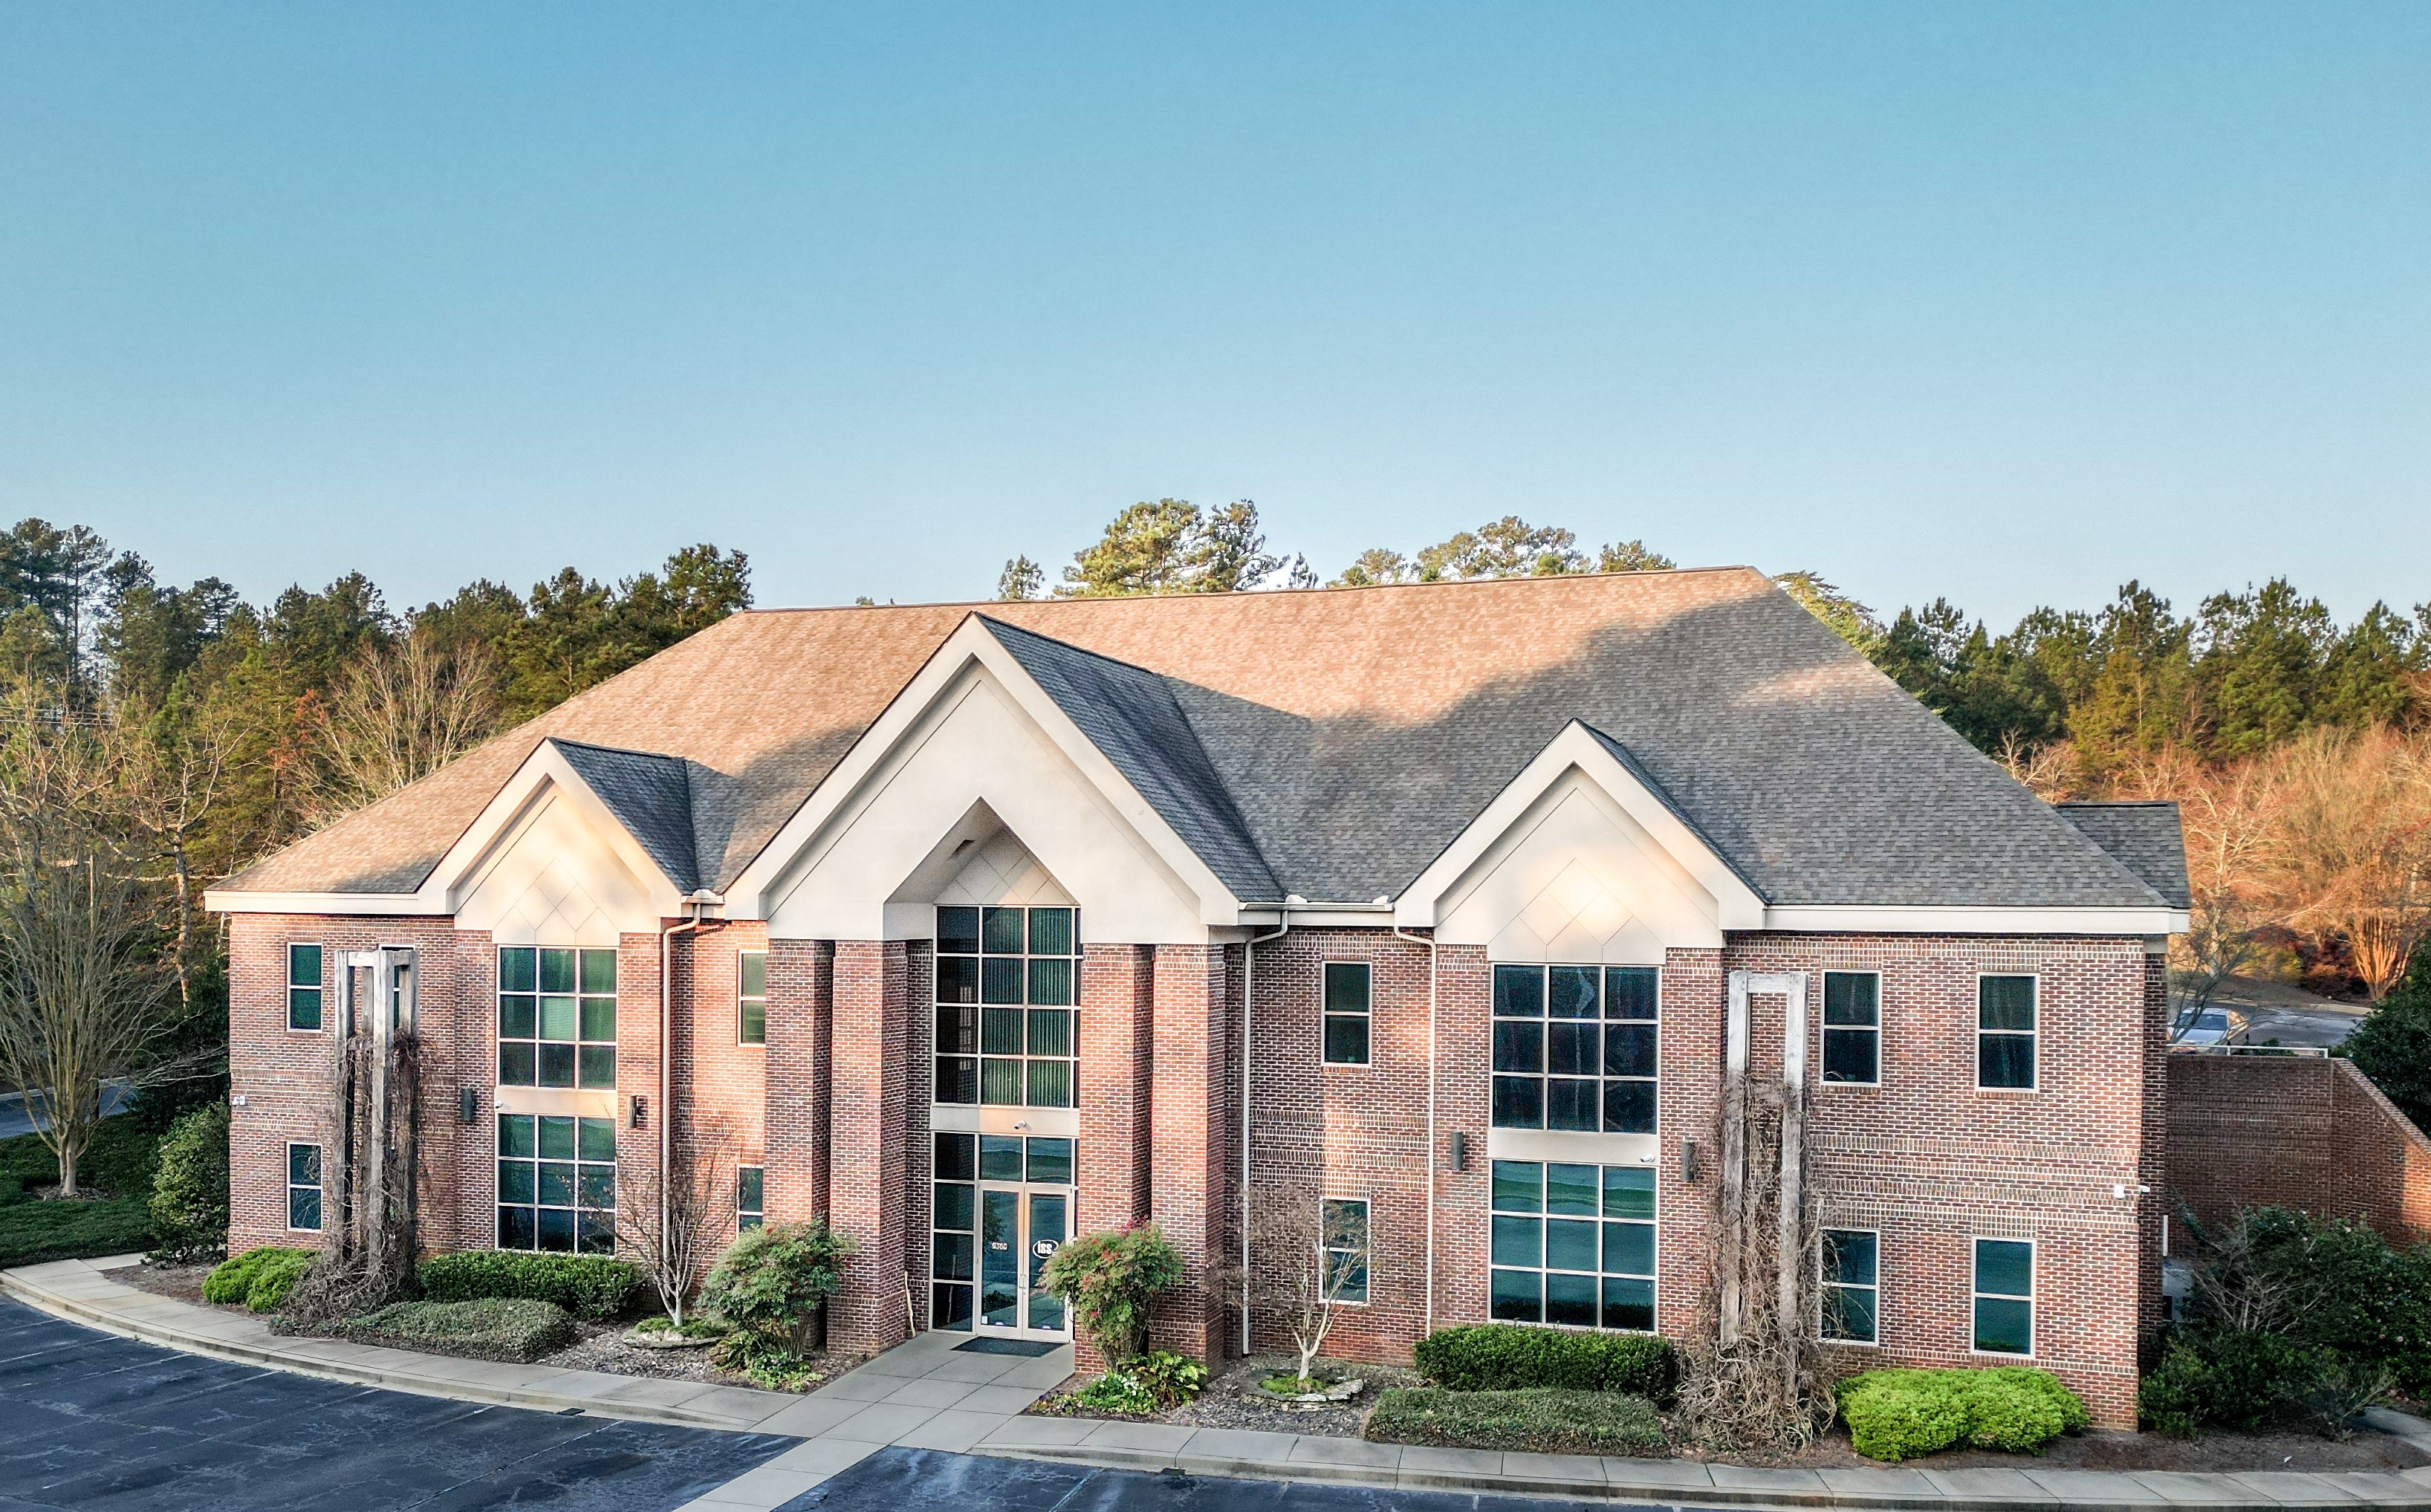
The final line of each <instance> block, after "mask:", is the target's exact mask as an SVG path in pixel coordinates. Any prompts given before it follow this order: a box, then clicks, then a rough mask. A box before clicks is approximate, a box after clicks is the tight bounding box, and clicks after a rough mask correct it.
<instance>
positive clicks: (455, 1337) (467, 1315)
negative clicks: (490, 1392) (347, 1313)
mask: <svg viewBox="0 0 2431 1512" xmlns="http://www.w3.org/2000/svg"><path fill="white" fill-rule="evenodd" d="M335 1332H336V1333H337V1334H338V1335H339V1336H341V1337H344V1338H349V1339H353V1340H355V1341H356V1342H357V1343H360V1344H389V1345H394V1346H397V1347H400V1348H403V1349H411V1350H423V1351H426V1352H430V1353H434V1354H461V1355H465V1356H467V1357H469V1358H472V1359H477V1360H505V1361H508V1362H510V1363H511V1364H518V1365H523V1364H529V1363H530V1362H531V1361H533V1360H536V1359H539V1358H540V1357H541V1356H542V1355H544V1354H549V1353H553V1352H556V1351H558V1350H562V1349H563V1348H564V1347H565V1346H566V1345H568V1344H571V1343H573V1342H574V1336H575V1328H574V1319H573V1318H572V1317H571V1316H570V1315H569V1314H567V1312H566V1310H565V1309H564V1308H562V1307H560V1306H559V1305H557V1303H555V1302H533V1301H530V1300H528V1299H526V1298H520V1297H490V1298H484V1299H482V1300H480V1301H478V1302H394V1303H392V1304H390V1305H389V1306H386V1307H383V1308H381V1309H380V1310H379V1311H377V1312H375V1313H366V1314H364V1315H363V1316H362V1317H360V1318H349V1319H345V1320H344V1321H343V1322H340V1323H339V1324H338V1325H337V1327H336V1330H335Z"/></svg>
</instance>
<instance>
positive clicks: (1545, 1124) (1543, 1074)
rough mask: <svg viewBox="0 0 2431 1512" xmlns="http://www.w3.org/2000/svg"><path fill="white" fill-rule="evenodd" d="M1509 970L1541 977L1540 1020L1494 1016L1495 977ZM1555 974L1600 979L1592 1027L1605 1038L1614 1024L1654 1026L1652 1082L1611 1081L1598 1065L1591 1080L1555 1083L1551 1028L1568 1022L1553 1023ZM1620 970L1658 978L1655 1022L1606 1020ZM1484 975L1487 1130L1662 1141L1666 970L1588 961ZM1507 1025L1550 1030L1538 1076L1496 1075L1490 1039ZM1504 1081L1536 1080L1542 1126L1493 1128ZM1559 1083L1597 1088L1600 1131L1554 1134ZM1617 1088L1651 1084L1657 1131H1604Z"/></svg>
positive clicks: (1491, 966) (1491, 970)
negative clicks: (1497, 1090) (1607, 1103)
mask: <svg viewBox="0 0 2431 1512" xmlns="http://www.w3.org/2000/svg"><path fill="white" fill-rule="evenodd" d="M1505 969H1511V970H1519V971H1534V972H1535V973H1537V978H1536V980H1537V983H1538V992H1539V994H1540V998H1539V1001H1540V1003H1541V1004H1542V1006H1543V1007H1544V1009H1545V1012H1544V1013H1543V1014H1542V1015H1540V1016H1537V1017H1534V1018H1529V1017H1524V1016H1521V1017H1508V1016H1502V1015H1499V1014H1497V1013H1495V1011H1494V1002H1495V998H1494V979H1495V974H1496V973H1497V972H1500V971H1502V970H1505ZM1555 970H1587V971H1593V972H1594V973H1595V974H1596V1017H1595V1019H1594V1020H1593V1021H1594V1022H1595V1023H1596V1024H1597V1025H1598V1026H1599V1028H1600V1031H1601V1033H1603V1034H1609V1033H1611V1031H1612V1028H1613V1026H1614V1025H1616V1024H1618V1025H1624V1026H1627V1025H1638V1026H1643V1025H1649V1024H1651V1025H1652V1026H1653V1029H1654V1074H1653V1075H1652V1076H1611V1075H1607V1074H1605V1072H1604V1070H1603V1067H1602V1066H1601V1064H1599V1065H1598V1066H1597V1067H1596V1070H1595V1073H1594V1074H1593V1075H1592V1076H1584V1077H1557V1076H1556V1075H1555V1074H1554V1072H1553V1070H1552V1069H1551V1065H1552V1060H1551V1028H1550V1026H1551V1025H1553V1024H1556V1023H1561V1022H1565V1020H1561V1019H1556V1018H1554V1017H1553V1016H1552V972H1554V971H1555ZM1616 970H1618V971H1648V972H1651V973H1653V977H1654V1016H1653V1017H1652V1018H1612V1017H1609V1016H1606V1010H1605V1004H1606V1002H1607V1001H1608V1000H1609V998H1608V992H1609V988H1610V985H1611V984H1610V983H1609V982H1608V980H1607V978H1606V973H1608V972H1611V971H1616ZM1485 971H1486V1002H1485V1014H1486V1019H1485V1021H1486V1033H1487V1034H1488V1036H1489V1037H1488V1039H1487V1041H1486V1056H1487V1061H1486V1112H1485V1117H1486V1121H1487V1126H1488V1127H1489V1128H1496V1129H1502V1128H1513V1129H1536V1130H1543V1131H1545V1132H1547V1133H1551V1134H1603V1135H1614V1134H1622V1135H1626V1136H1628V1137H1631V1138H1640V1137H1645V1138H1654V1137H1660V1136H1661V1134H1662V1133H1663V1080H1664V1079H1663V1000H1664V991H1663V968H1662V967H1661V966H1647V965H1643V964H1635V965H1633V964H1630V963H1626V962H1615V963H1608V964H1602V965H1597V964H1592V963H1589V962H1584V961H1489V962H1488V963H1487V964H1486V967H1485ZM1584 1021H1585V1020H1568V1022H1584ZM1504 1023H1517V1024H1532V1023H1533V1024H1540V1025H1545V1026H1549V1027H1547V1028H1546V1029H1545V1030H1544V1031H1543V1035H1544V1038H1543V1041H1542V1047H1541V1048H1540V1050H1539V1052H1538V1054H1539V1060H1540V1062H1541V1064H1540V1066H1539V1068H1538V1069H1537V1070H1535V1071H1534V1072H1527V1071H1520V1072H1506V1071H1498V1070H1496V1069H1494V1060H1493V1057H1494V1054H1495V1049H1494V1046H1495V1041H1494V1039H1493V1037H1492V1036H1493V1034H1494V1026H1495V1025H1497V1024H1504ZM1598 1043H1599V1044H1601V1039H1600V1040H1599V1041H1598ZM1500 1076H1533V1077H1534V1079H1535V1082H1536V1085H1537V1090H1538V1095H1537V1120H1538V1121H1537V1122H1535V1123H1534V1124H1499V1123H1495V1122H1494V1121H1493V1120H1494V1081H1495V1078H1497V1077H1500ZM1555 1081H1591V1082H1593V1083H1595V1084H1596V1127H1595V1128H1593V1129H1569V1130H1556V1129H1554V1128H1553V1127H1552V1125H1551V1104H1552V1084H1553V1083H1554V1082H1555ZM1615 1082H1627V1083H1636V1082H1643V1083H1645V1084H1648V1085H1650V1086H1651V1087H1653V1088H1654V1127H1653V1128H1651V1129H1640V1130H1635V1131H1632V1130H1623V1129H1606V1128H1605V1127H1604V1126H1603V1108H1604V1097H1605V1089H1606V1088H1607V1087H1608V1086H1609V1085H1610V1084H1613V1083H1615ZM1600 1163H1601V1162H1600ZM1557 1164H1562V1165H1569V1164H1575V1163H1574V1162H1568V1161H1564V1162H1558V1163H1557Z"/></svg>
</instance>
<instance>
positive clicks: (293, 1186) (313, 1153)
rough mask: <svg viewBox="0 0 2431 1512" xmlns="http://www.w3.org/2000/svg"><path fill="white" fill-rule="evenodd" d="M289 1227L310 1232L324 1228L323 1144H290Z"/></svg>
mask: <svg viewBox="0 0 2431 1512" xmlns="http://www.w3.org/2000/svg"><path fill="white" fill-rule="evenodd" d="M287 1226H288V1227H289V1228H291V1229H301V1230H305V1231H307V1232H317V1231H318V1230H319V1229H320V1227H321V1147H320V1146H319V1145H289V1146H288V1147H287Z"/></svg>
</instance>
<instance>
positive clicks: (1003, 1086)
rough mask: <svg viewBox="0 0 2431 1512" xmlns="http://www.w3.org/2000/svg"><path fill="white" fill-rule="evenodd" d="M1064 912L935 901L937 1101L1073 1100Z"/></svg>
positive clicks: (1070, 931)
mask: <svg viewBox="0 0 2431 1512" xmlns="http://www.w3.org/2000/svg"><path fill="white" fill-rule="evenodd" d="M1073 915H1074V911H1073V910H1071V909H1068V908H940V909H938V910H937V1089H936V1099H937V1100H938V1101H940V1102H988V1103H999V1104H1010V1105H1014V1106H1023V1105H1027V1106H1029V1107H1033V1108H1068V1107H1071V1106H1072V1105H1073V1103H1072V1083H1073V1075H1074V1067H1075V1057H1076V1053H1077V1051H1076V1048H1075V1045H1074V1038H1073V1023H1072V1004H1073V998H1074V987H1075V982H1074V978H1075V977H1076V976H1077V975H1078V973H1079V966H1080V963H1079V961H1078V959H1077V957H1078V956H1079V954H1080V946H1079V944H1078V938H1079V936H1078V932H1077V931H1076V929H1075V928H1074V924H1075V920H1074V916H1073Z"/></svg>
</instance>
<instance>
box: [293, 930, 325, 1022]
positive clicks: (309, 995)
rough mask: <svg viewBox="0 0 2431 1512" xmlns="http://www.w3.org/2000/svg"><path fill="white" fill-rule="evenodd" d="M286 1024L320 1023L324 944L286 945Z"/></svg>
mask: <svg viewBox="0 0 2431 1512" xmlns="http://www.w3.org/2000/svg"><path fill="white" fill-rule="evenodd" d="M287 1027H288V1028H290V1029H318V1028H320V1027H321V948H320V947H319V946H317V945H291V946H289V947H288V948H287Z"/></svg>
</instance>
